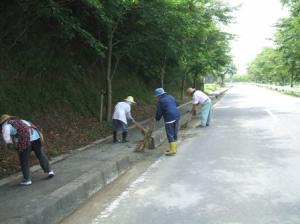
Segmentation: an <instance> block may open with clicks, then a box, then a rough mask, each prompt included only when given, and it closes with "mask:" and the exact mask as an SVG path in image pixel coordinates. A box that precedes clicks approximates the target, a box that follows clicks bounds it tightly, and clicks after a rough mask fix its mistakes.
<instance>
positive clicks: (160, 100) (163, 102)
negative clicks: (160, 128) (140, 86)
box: [154, 88, 180, 156]
mask: <svg viewBox="0 0 300 224" xmlns="http://www.w3.org/2000/svg"><path fill="white" fill-rule="evenodd" d="M154 96H155V97H156V99H157V105H156V116H155V119H156V121H159V120H160V119H161V117H163V118H164V122H165V129H166V134H167V138H168V142H169V150H167V151H166V155H168V156H171V155H175V154H176V152H177V149H176V147H177V145H176V141H177V134H178V129H179V119H180V113H179V110H178V109H177V106H178V103H177V102H176V100H175V98H174V97H173V96H171V95H169V94H167V92H165V90H164V89H163V88H157V89H155V91H154Z"/></svg>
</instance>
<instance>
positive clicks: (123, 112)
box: [112, 96, 135, 143]
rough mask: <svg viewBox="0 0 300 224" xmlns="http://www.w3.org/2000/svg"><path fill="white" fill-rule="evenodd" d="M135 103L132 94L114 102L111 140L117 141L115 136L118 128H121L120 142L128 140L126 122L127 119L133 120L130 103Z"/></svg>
mask: <svg viewBox="0 0 300 224" xmlns="http://www.w3.org/2000/svg"><path fill="white" fill-rule="evenodd" d="M133 104H135V101H134V99H133V97H132V96H128V97H127V98H126V99H124V101H122V102H119V103H117V104H116V106H115V108H114V112H113V116H112V129H113V142H114V143H116V142H119V140H118V138H117V131H118V129H119V128H121V129H122V142H123V143H125V142H128V140H127V135H128V124H127V119H130V120H132V121H134V119H133V117H132V116H131V112H130V111H131V105H133Z"/></svg>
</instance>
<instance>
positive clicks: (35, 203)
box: [0, 89, 227, 224]
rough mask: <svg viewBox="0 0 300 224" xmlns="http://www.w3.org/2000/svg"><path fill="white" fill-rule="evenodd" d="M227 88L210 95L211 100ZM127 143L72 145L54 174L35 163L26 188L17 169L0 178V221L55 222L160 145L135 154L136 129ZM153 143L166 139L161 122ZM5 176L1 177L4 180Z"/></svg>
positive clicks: (184, 109)
mask: <svg viewBox="0 0 300 224" xmlns="http://www.w3.org/2000/svg"><path fill="white" fill-rule="evenodd" d="M226 90H227V89H223V90H222V91H219V92H218V93H215V94H212V95H211V98H212V99H213V100H214V101H215V100H216V99H217V98H219V96H220V95H222V94H224V92H226ZM190 109H191V103H186V104H184V105H181V106H180V107H179V110H180V113H181V124H184V123H185V122H186V121H187V119H188V117H189V116H188V113H187V111H188V110H190ZM152 122H153V121H152V120H151V119H149V120H146V121H144V122H142V124H143V126H146V127H147V126H149V125H151V124H152ZM129 134H130V136H129V139H130V142H128V143H124V144H112V143H111V136H109V137H107V138H105V139H101V140H98V141H96V142H94V143H93V144H90V145H87V146H85V147H82V148H79V149H77V150H74V153H73V154H71V155H65V156H61V157H58V158H56V159H55V160H53V161H52V167H53V169H54V171H55V172H56V176H55V177H54V178H53V179H49V180H48V179H46V178H45V176H46V175H45V174H44V173H43V172H42V171H41V169H39V167H38V166H34V167H32V169H31V171H32V177H31V178H32V181H33V184H32V185H31V186H30V187H20V186H18V183H19V177H20V174H18V175H14V176H11V177H9V178H6V179H4V180H2V183H1V184H0V200H1V204H0V217H1V219H0V223H5V224H9V223H14V224H18V223H22V224H25V223H26V224H41V223H43V224H50V223H58V222H59V221H60V220H61V219H62V218H63V217H65V216H67V215H68V214H70V213H71V212H73V211H74V210H75V209H76V208H78V207H79V206H80V205H81V204H83V203H84V202H85V201H86V200H88V199H89V198H90V197H91V196H93V195H94V194H95V193H96V192H98V191H100V190H101V189H103V188H104V187H105V186H106V185H108V184H109V183H111V182H112V181H114V180H115V179H116V178H118V177H119V176H121V175H122V174H124V173H125V172H126V171H127V170H128V169H130V167H132V166H133V165H134V164H135V163H136V162H138V161H141V160H146V159H150V158H154V157H156V158H158V157H160V156H161V155H162V154H163V153H164V150H163V149H162V147H158V148H156V149H154V150H145V152H144V153H134V152H133V151H134V149H135V147H136V145H137V143H138V142H139V141H140V140H141V139H142V137H143V136H142V135H141V133H140V131H139V130H138V129H137V128H134V126H133V127H131V129H130V131H129ZM153 137H154V139H155V143H156V146H159V145H160V144H162V143H163V142H164V141H165V130H164V124H163V122H158V123H157V124H156V127H155V131H154V133H153ZM5 180H6V181H5Z"/></svg>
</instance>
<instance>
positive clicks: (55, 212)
mask: <svg viewBox="0 0 300 224" xmlns="http://www.w3.org/2000/svg"><path fill="white" fill-rule="evenodd" d="M227 90H228V89H226V90H224V91H221V92H220V93H219V94H216V95H214V96H212V97H215V98H217V97H218V96H219V95H221V94H224V93H225V92H226V91H227ZM190 104H191V102H189V103H186V104H184V105H182V106H181V107H180V108H184V107H187V108H189V105H190ZM186 119H187V114H182V122H184V121H185V120H186ZM149 121H151V119H148V120H146V121H143V124H145V123H147V122H149ZM132 128H134V126H132V127H131V129H132ZM110 138H111V136H108V137H106V138H104V139H101V140H98V141H95V142H93V143H92V144H89V145H87V146H85V147H82V148H79V149H76V150H75V151H76V152H80V151H84V150H86V149H89V148H91V147H93V146H95V145H97V144H99V143H102V142H103V141H106V140H108V139H110ZM153 138H154V140H155V144H156V147H157V146H159V145H161V144H162V143H163V142H164V141H165V139H166V136H165V130H164V127H160V128H158V129H157V130H155V131H154V132H153ZM162 153H163V152H162ZM71 155H72V154H68V155H63V156H60V157H56V158H55V159H54V160H52V161H51V163H56V162H58V161H61V160H63V159H66V158H67V157H69V156H71ZM141 155H143V154H142V153H140V154H139V153H132V154H130V155H126V154H123V155H120V156H118V157H117V158H116V159H115V161H113V162H107V163H106V164H105V166H104V167H102V168H99V167H95V168H93V169H91V170H90V171H88V172H87V173H84V174H82V175H81V176H79V177H77V178H76V179H74V180H72V181H71V182H69V183H67V184H66V185H64V186H62V187H60V188H58V189H56V190H55V191H53V192H51V193H50V194H49V195H48V196H47V200H41V198H42V196H41V198H36V199H34V200H35V201H36V203H34V206H31V207H30V208H28V212H26V214H29V215H28V216H27V217H21V218H20V217H18V218H11V219H8V220H5V223H21V224H23V223H24V224H25V223H26V224H28V223H30V224H40V223H43V224H51V223H57V222H59V221H60V220H61V219H63V218H64V217H66V216H67V215H69V214H70V213H72V212H73V211H74V210H75V209H76V208H78V207H79V206H80V205H81V204H82V203H83V202H84V201H86V200H88V199H89V198H90V197H91V196H93V195H94V194H95V193H96V192H98V191H100V190H101V189H103V187H104V186H106V185H107V184H109V183H111V182H112V181H114V180H115V179H117V178H118V177H119V176H120V175H122V174H124V173H125V172H126V171H127V170H128V169H129V168H130V167H131V166H132V165H133V164H134V162H136V161H137V160H139V159H141V158H145V157H142V156H141ZM39 169H40V168H39V166H34V167H32V168H31V171H32V172H35V171H37V170H39ZM19 176H21V174H17V175H13V176H11V177H8V178H5V180H4V181H3V180H1V182H0V185H1V184H3V183H5V182H6V183H8V182H10V181H12V180H15V179H16V178H19ZM24 209H25V210H26V209H27V208H24Z"/></svg>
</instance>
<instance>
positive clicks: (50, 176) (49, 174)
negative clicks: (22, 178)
mask: <svg viewBox="0 0 300 224" xmlns="http://www.w3.org/2000/svg"><path fill="white" fill-rule="evenodd" d="M54 175H55V174H54V172H53V171H52V170H51V171H50V172H49V173H48V178H52V177H54Z"/></svg>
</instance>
